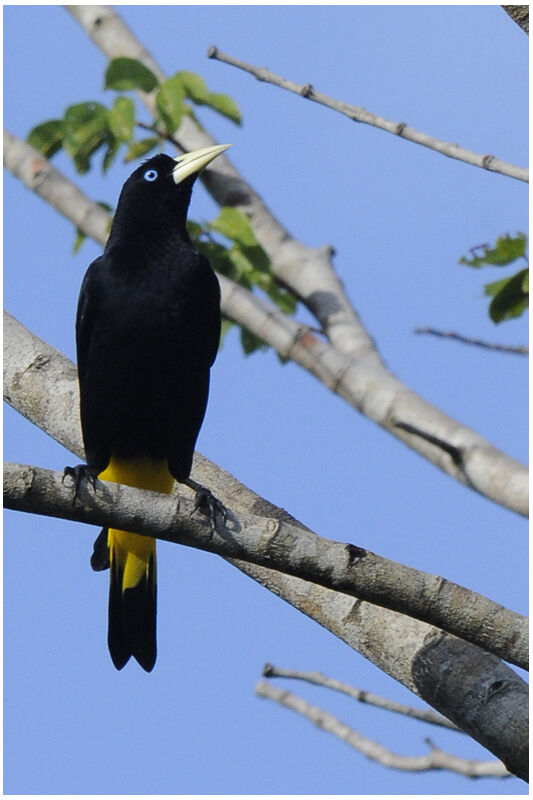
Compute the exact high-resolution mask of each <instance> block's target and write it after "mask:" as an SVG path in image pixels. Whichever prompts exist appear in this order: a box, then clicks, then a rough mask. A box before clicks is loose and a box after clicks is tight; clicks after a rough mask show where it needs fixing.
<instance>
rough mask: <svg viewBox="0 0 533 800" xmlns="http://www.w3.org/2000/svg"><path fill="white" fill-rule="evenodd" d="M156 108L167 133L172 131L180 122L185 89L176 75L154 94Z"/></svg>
mask: <svg viewBox="0 0 533 800" xmlns="http://www.w3.org/2000/svg"><path fill="white" fill-rule="evenodd" d="M155 99H156V104H157V110H158V111H159V113H160V115H161V117H162V119H163V122H164V123H165V126H166V128H167V131H168V133H174V131H175V130H177V128H178V127H179V124H180V122H181V115H182V113H183V100H184V99H185V90H184V88H183V86H182V83H181V80H180V78H179V77H178V76H177V75H174V76H173V77H172V78H169V79H168V80H167V81H165V82H164V83H163V84H162V85H161V86H160V87H159V91H158V92H157V95H156V98H155Z"/></svg>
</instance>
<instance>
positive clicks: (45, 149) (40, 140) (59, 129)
mask: <svg viewBox="0 0 533 800" xmlns="http://www.w3.org/2000/svg"><path fill="white" fill-rule="evenodd" d="M26 141H27V142H28V144H30V145H31V146H32V147H35V149H36V150H38V151H39V152H40V153H42V154H43V156H46V158H51V157H52V156H53V155H54V154H55V153H57V151H58V150H61V147H62V145H63V120H62V119H49V120H48V121H47V122H42V123H41V124H40V125H36V126H35V128H32V129H31V131H30V132H29V134H28V136H27V138H26Z"/></svg>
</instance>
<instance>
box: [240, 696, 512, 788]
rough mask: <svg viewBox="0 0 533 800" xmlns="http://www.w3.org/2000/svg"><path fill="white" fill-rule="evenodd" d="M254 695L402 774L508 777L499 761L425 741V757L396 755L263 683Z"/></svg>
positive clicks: (303, 701)
mask: <svg viewBox="0 0 533 800" xmlns="http://www.w3.org/2000/svg"><path fill="white" fill-rule="evenodd" d="M255 692H256V694H257V695H258V697H264V698H267V699H269V700H273V701H274V702H276V703H279V704H280V705H282V706H284V707H285V708H288V709H290V710H291V711H295V712H296V713H298V714H301V715H302V716H303V717H305V718H306V719H308V720H309V721H310V722H312V723H313V724H314V725H316V726H317V727H318V728H321V729H322V730H325V731H327V732H328V733H332V734H333V735H334V736H337V738H339V739H341V740H342V741H343V742H346V744H349V745H350V746H351V747H353V748H354V749H355V750H358V751H359V752H360V753H362V754H363V755H364V756H366V758H369V759H371V760H372V761H376V762H377V763H378V764H382V765H383V766H384V767H390V768H391V769H398V770H403V771H405V772H427V771H428V770H435V769H439V770H448V771H450V772H457V773H459V774H460V775H465V776H466V777H469V778H481V777H495V778H506V777H509V772H508V771H507V769H506V768H505V766H504V764H503V763H502V762H501V761H467V760H466V759H463V758H458V757H457V756H453V755H451V754H449V753H445V752H444V751H443V750H439V749H437V748H436V747H435V746H434V745H432V744H431V743H430V742H429V741H428V740H426V741H427V743H428V744H429V746H430V748H431V750H430V752H429V753H428V754H427V755H426V756H401V755H398V754H397V753H393V752H392V751H391V750H389V749H387V748H386V747H383V745H381V744H379V743H378V742H374V741H372V739H369V738H368V737H367V736H363V734H361V733H359V732H358V731H356V730H354V729H353V728H351V727H349V726H348V725H346V724H345V723H344V722H341V721H340V720H339V719H337V717H334V716H333V714H330V713H329V712H328V711H323V710H322V709H321V708H318V707H317V706H313V705H311V704H310V703H307V702H306V701H305V700H302V698H300V697H297V696H296V695H294V694H292V693H291V692H287V691H285V690H282V689H277V688H276V687H275V686H271V685H270V684H268V683H265V682H264V681H260V682H259V683H258V685H257V686H256V689H255Z"/></svg>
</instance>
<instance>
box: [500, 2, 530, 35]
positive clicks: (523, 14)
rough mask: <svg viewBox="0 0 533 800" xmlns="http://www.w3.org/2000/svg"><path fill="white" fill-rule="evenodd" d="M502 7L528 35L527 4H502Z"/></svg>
mask: <svg viewBox="0 0 533 800" xmlns="http://www.w3.org/2000/svg"><path fill="white" fill-rule="evenodd" d="M502 8H503V10H504V11H505V12H506V14H509V16H510V17H511V19H512V20H513V21H514V22H516V24H517V25H519V26H520V27H521V28H522V30H523V31H525V32H526V33H527V35H528V36H529V6H502Z"/></svg>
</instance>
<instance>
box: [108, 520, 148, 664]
mask: <svg viewBox="0 0 533 800" xmlns="http://www.w3.org/2000/svg"><path fill="white" fill-rule="evenodd" d="M108 544H109V558H110V584H109V627H108V634H107V641H108V645H109V652H110V654H111V659H112V661H113V664H114V665H115V667H116V668H117V669H122V667H123V666H124V665H125V664H126V663H127V662H128V661H129V659H130V656H133V657H134V658H135V659H136V660H137V661H138V663H139V664H140V665H141V667H142V668H143V669H145V670H146V671H147V672H150V671H151V670H152V669H153V667H154V664H155V660H156V655H157V645H156V611H157V581H156V553H155V539H150V538H148V537H146V536H140V535H139V534H136V533H127V532H126V531H118V530H114V529H110V530H109V534H108Z"/></svg>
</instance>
